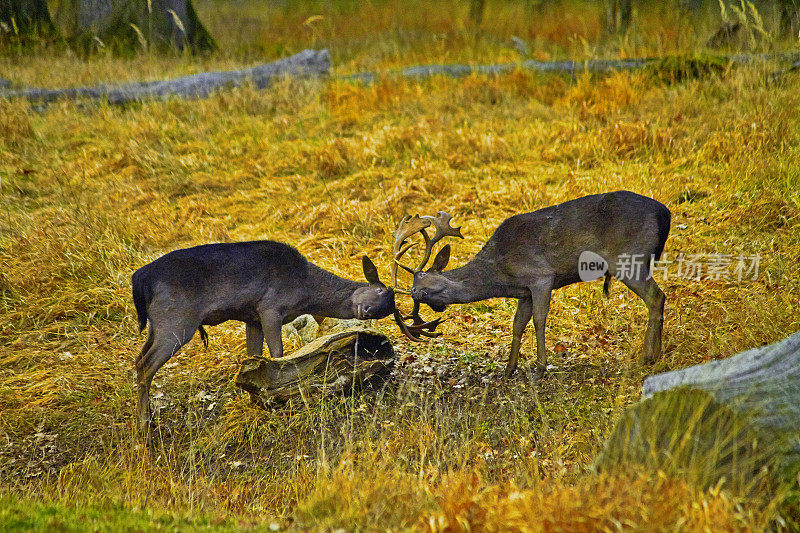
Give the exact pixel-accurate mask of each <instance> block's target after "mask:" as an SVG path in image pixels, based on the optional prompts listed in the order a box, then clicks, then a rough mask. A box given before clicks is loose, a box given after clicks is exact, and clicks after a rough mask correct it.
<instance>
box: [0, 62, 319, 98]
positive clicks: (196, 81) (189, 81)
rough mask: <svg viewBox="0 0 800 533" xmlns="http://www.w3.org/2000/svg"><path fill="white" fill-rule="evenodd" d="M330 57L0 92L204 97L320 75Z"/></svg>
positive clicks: (56, 95)
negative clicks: (280, 79)
mask: <svg viewBox="0 0 800 533" xmlns="http://www.w3.org/2000/svg"><path fill="white" fill-rule="evenodd" d="M330 67H331V58H330V54H328V51H327V50H303V51H302V52H300V53H299V54H295V55H293V56H291V57H287V58H285V59H280V60H278V61H275V62H273V63H266V64H264V65H259V66H257V67H252V68H247V69H242V70H231V71H225V72H202V73H200V74H194V75H191V76H184V77H181V78H175V79H171V80H158V81H147V82H134V83H128V84H123V85H115V86H112V85H97V86H94V87H74V88H68V89H36V88H28V89H22V90H17V91H5V92H0V97H4V98H27V99H29V100H33V101H39V102H52V101H54V100H57V99H60V98H66V99H80V98H94V99H102V100H107V101H108V102H109V103H112V104H125V103H129V102H133V101H140V100H152V99H163V98H166V97H169V96H176V97H180V98H205V97H207V96H209V95H210V94H211V93H213V92H214V91H217V90H219V89H222V88H227V87H239V86H241V85H243V84H245V83H252V84H253V85H254V86H255V87H256V88H258V89H263V88H265V87H267V86H268V85H269V84H270V82H271V81H272V80H273V79H274V78H276V77H280V76H320V75H324V74H327V73H328V72H329V71H330Z"/></svg>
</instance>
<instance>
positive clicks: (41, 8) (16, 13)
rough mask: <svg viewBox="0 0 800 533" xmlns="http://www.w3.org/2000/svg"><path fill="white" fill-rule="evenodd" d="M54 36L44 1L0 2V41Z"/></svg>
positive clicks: (0, 0) (15, 0)
mask: <svg viewBox="0 0 800 533" xmlns="http://www.w3.org/2000/svg"><path fill="white" fill-rule="evenodd" d="M55 35H56V30H55V27H54V26H53V21H52V19H51V18H50V11H49V10H48V9H47V3H46V2H45V0H0V40H4V39H7V38H12V39H14V38H16V39H37V38H41V37H45V38H47V37H54V36H55Z"/></svg>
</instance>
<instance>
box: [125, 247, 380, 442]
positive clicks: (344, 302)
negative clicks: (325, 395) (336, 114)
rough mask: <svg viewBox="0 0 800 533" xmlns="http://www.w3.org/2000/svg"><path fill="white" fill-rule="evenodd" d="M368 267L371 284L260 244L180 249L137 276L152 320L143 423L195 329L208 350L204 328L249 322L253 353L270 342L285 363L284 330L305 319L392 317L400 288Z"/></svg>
mask: <svg viewBox="0 0 800 533" xmlns="http://www.w3.org/2000/svg"><path fill="white" fill-rule="evenodd" d="M362 268H363V270H364V276H365V277H366V279H367V281H368V282H369V283H361V282H358V281H351V280H348V279H344V278H340V277H339V276H336V275H335V274H332V273H331V272H328V271H326V270H324V269H322V268H320V267H318V266H316V265H314V264H313V263H310V262H309V261H307V260H306V258H305V257H303V256H302V255H301V254H300V252H298V251H297V250H296V249H294V248H292V247H291V246H289V245H287V244H283V243H279V242H274V241H252V242H240V243H227V244H206V245H202V246H195V247H194V248H186V249H184V250H175V251H174V252H170V253H168V254H166V255H164V256H162V257H159V258H158V259H156V260H155V261H153V262H152V263H149V264H147V265H145V266H143V267H142V268H140V269H139V270H137V271H136V272H134V274H133V277H132V279H131V281H132V286H133V302H134V304H135V306H136V314H137V315H138V318H139V331H142V330H144V328H145V326H146V325H147V322H148V321H149V322H150V329H149V331H148V336H147V341H146V342H145V343H144V346H143V347H142V351H141V353H140V354H139V356H138V357H137V358H136V370H137V385H138V389H139V419H140V422H141V423H142V426H143V427H146V425H147V423H148V421H149V420H150V384H151V383H152V381H153V376H154V375H155V373H156V372H157V371H158V369H159V368H161V366H162V365H163V364H164V363H166V362H167V361H168V360H169V358H170V357H172V356H173V355H174V354H175V353H176V352H177V351H178V350H179V349H180V348H181V346H183V345H184V344H186V343H187V342H189V341H190V340H191V338H192V337H193V336H194V333H195V331H198V330H199V331H200V337H201V338H202V340H203V342H204V343H205V344H206V345H208V335H207V334H206V331H205V329H203V326H204V325H207V326H215V325H217V324H221V323H222V322H225V321H227V320H238V321H241V322H244V323H245V324H246V337H247V354H248V355H251V356H252V355H261V354H262V352H263V346H264V339H266V341H267V347H268V348H269V353H270V355H271V356H272V357H274V358H277V357H281V356H282V355H283V343H282V341H281V325H283V324H286V323H287V322H290V321H292V320H294V319H295V318H297V317H298V316H300V315H303V314H311V315H316V316H323V317H333V318H358V319H362V320H364V319H370V318H383V317H386V316H388V315H390V314H392V312H393V311H394V309H395V307H394V291H393V290H392V289H391V288H388V287H386V286H385V285H384V284H383V283H381V281H380V280H379V279H378V270H377V269H376V268H375V265H374V264H373V263H372V261H370V260H369V258H368V257H367V256H364V257H363V259H362Z"/></svg>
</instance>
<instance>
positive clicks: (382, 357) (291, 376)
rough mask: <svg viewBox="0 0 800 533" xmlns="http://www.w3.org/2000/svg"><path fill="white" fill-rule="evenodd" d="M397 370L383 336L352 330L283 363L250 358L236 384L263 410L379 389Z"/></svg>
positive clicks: (321, 341) (318, 341)
mask: <svg viewBox="0 0 800 533" xmlns="http://www.w3.org/2000/svg"><path fill="white" fill-rule="evenodd" d="M393 366H394V349H393V348H392V344H391V342H389V339H388V338H387V337H386V336H385V335H382V334H380V333H378V332H376V331H371V330H366V329H360V330H349V331H344V332H339V333H333V334H331V335H325V336H322V337H319V338H317V339H316V340H314V341H313V342H310V343H308V344H306V345H305V346H303V347H302V348H300V349H299V350H297V351H296V352H294V353H293V354H291V355H289V356H287V357H282V358H280V359H266V358H263V357H254V358H251V359H246V360H245V361H244V362H243V363H242V365H241V368H240V370H239V374H238V375H237V376H236V385H237V386H238V387H240V388H242V389H244V390H246V391H247V392H249V393H250V397H251V398H252V400H253V402H255V403H256V404H258V405H261V406H265V405H268V404H271V403H274V402H275V401H279V402H281V401H286V400H291V399H293V398H302V399H307V398H309V397H315V396H319V395H322V394H343V393H349V392H351V391H353V390H354V389H359V388H361V387H364V386H379V385H380V384H381V383H383V381H384V380H386V379H387V378H388V377H389V374H390V373H391V370H392V368H393Z"/></svg>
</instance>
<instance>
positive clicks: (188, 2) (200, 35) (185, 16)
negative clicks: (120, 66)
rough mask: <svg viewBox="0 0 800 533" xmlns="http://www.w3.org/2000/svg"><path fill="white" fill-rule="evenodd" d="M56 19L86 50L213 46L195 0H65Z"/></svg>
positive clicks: (209, 48) (191, 48) (195, 49)
mask: <svg viewBox="0 0 800 533" xmlns="http://www.w3.org/2000/svg"><path fill="white" fill-rule="evenodd" d="M56 19H57V21H58V24H59V26H61V27H62V29H63V30H64V33H65V34H66V35H67V36H68V37H69V38H70V39H71V40H72V41H73V42H74V43H75V45H76V47H77V48H79V49H82V50H84V51H89V50H92V49H96V48H102V47H106V46H110V47H111V48H112V50H114V51H117V52H123V53H124V52H131V51H133V50H135V49H137V48H141V49H147V48H155V49H158V50H165V49H169V48H177V49H178V50H183V49H189V50H191V51H193V52H200V51H205V50H212V49H214V47H215V45H214V40H213V39H212V38H211V36H210V35H209V33H208V31H206V29H205V27H204V26H203V24H202V23H201V22H200V19H199V18H198V17H197V13H196V12H195V10H194V7H193V6H192V0H149V1H148V0H62V1H61V3H60V5H59V7H58V12H57V13H56Z"/></svg>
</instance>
